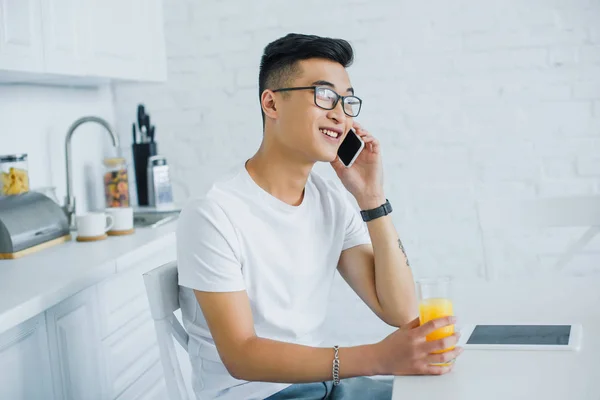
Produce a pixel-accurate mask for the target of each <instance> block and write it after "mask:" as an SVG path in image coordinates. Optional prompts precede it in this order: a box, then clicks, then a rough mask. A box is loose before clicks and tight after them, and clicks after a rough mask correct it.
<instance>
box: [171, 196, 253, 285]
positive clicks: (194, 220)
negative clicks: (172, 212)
mask: <svg viewBox="0 0 600 400" xmlns="http://www.w3.org/2000/svg"><path fill="white" fill-rule="evenodd" d="M176 236H177V270H178V273H179V285H181V286H185V287H189V288H192V289H196V290H201V291H207V292H234V291H240V290H245V284H244V279H243V276H242V264H241V261H240V260H241V257H240V249H239V242H238V240H237V236H236V233H235V229H234V227H233V225H232V224H231V221H230V220H229V219H228V218H227V215H226V214H225V212H224V211H223V209H222V208H221V207H219V205H218V204H217V203H215V202H214V201H213V200H210V199H202V200H195V201H193V202H191V203H189V204H188V205H187V206H186V207H184V209H183V210H182V211H181V214H180V217H179V220H178V225H177V230H176Z"/></svg>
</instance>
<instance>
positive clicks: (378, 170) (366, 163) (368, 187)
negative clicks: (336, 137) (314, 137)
mask: <svg viewBox="0 0 600 400" xmlns="http://www.w3.org/2000/svg"><path fill="white" fill-rule="evenodd" d="M353 127H354V130H355V131H356V134H357V135H358V136H359V137H360V138H361V139H362V140H363V142H365V147H364V149H363V150H362V151H361V153H360V154H359V155H358V157H357V158H356V160H355V161H354V164H352V166H351V167H350V168H346V166H345V165H344V164H343V163H342V162H341V161H340V160H339V158H337V157H336V159H335V160H334V161H332V162H331V166H332V167H333V169H334V170H335V172H336V174H337V175H338V177H339V178H340V180H341V181H342V183H343V184H344V187H345V188H346V189H347V190H348V191H349V192H350V193H352V195H353V196H354V197H355V198H356V201H357V202H358V205H359V207H360V208H361V209H362V210H368V209H372V208H376V207H379V206H380V205H382V204H383V203H385V195H384V194H383V166H382V162H381V148H380V146H379V141H378V140H377V139H375V138H374V137H373V135H371V134H370V133H369V132H368V131H366V130H365V129H363V128H362V127H361V126H360V124H358V123H357V122H354V123H353ZM351 134H352V133H350V132H348V135H351Z"/></svg>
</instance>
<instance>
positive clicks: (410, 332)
mask: <svg viewBox="0 0 600 400" xmlns="http://www.w3.org/2000/svg"><path fill="white" fill-rule="evenodd" d="M455 322H456V319H455V317H443V318H438V319H434V320H431V321H429V322H427V323H425V324H423V325H421V326H420V325H419V319H418V318H416V319H414V320H413V321H411V322H409V323H408V324H406V325H405V326H403V327H402V328H400V329H398V330H397V331H395V332H393V333H392V334H390V335H389V336H388V337H386V338H385V339H383V340H382V341H381V342H379V343H377V344H375V345H374V346H375V353H376V359H377V361H378V368H377V369H378V370H379V373H378V375H442V374H445V373H447V372H450V371H451V370H452V366H453V365H454V364H453V363H450V364H449V365H444V366H442V365H431V364H434V363H448V362H451V361H452V360H453V359H455V358H456V357H458V356H459V355H460V354H461V353H462V348H460V347H455V348H454V349H453V350H449V351H446V352H443V353H438V354H434V352H436V351H440V350H444V349H447V348H450V347H453V346H456V343H457V342H458V338H459V337H460V334H459V333H454V334H453V335H451V336H448V337H446V338H443V339H439V340H433V341H430V342H428V341H427V340H426V339H425V337H426V336H427V335H428V334H430V333H431V332H433V331H435V330H436V329H439V328H442V327H444V326H447V325H453V324H455Z"/></svg>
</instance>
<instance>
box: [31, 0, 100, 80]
mask: <svg viewBox="0 0 600 400" xmlns="http://www.w3.org/2000/svg"><path fill="white" fill-rule="evenodd" d="M41 2H42V21H43V23H42V26H43V38H44V39H43V41H44V65H45V72H46V73H51V74H60V75H74V76H80V75H85V74H86V72H87V69H88V68H89V59H90V55H91V53H90V50H89V44H90V7H89V6H90V0H41Z"/></svg>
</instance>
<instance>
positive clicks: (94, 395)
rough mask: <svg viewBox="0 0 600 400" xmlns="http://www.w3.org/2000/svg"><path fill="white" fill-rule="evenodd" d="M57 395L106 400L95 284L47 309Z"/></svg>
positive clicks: (76, 399) (68, 399)
mask: <svg viewBox="0 0 600 400" xmlns="http://www.w3.org/2000/svg"><path fill="white" fill-rule="evenodd" d="M46 319H47V325H48V342H49V345H50V360H51V362H52V365H53V367H54V369H53V371H52V374H53V379H54V387H55V397H56V398H59V399H65V400H79V399H89V400H94V399H98V400H101V399H106V398H107V395H106V374H105V370H104V368H103V365H104V363H103V361H102V360H103V355H102V351H101V348H102V347H101V345H102V343H101V340H100V334H99V323H98V298H97V295H96V287H95V286H93V287H91V288H88V289H85V290H83V291H81V292H79V293H77V294H76V295H74V296H72V297H70V298H68V299H67V300H65V301H63V302H62V303H60V304H58V305H56V306H54V307H53V308H51V309H49V310H48V311H46Z"/></svg>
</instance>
